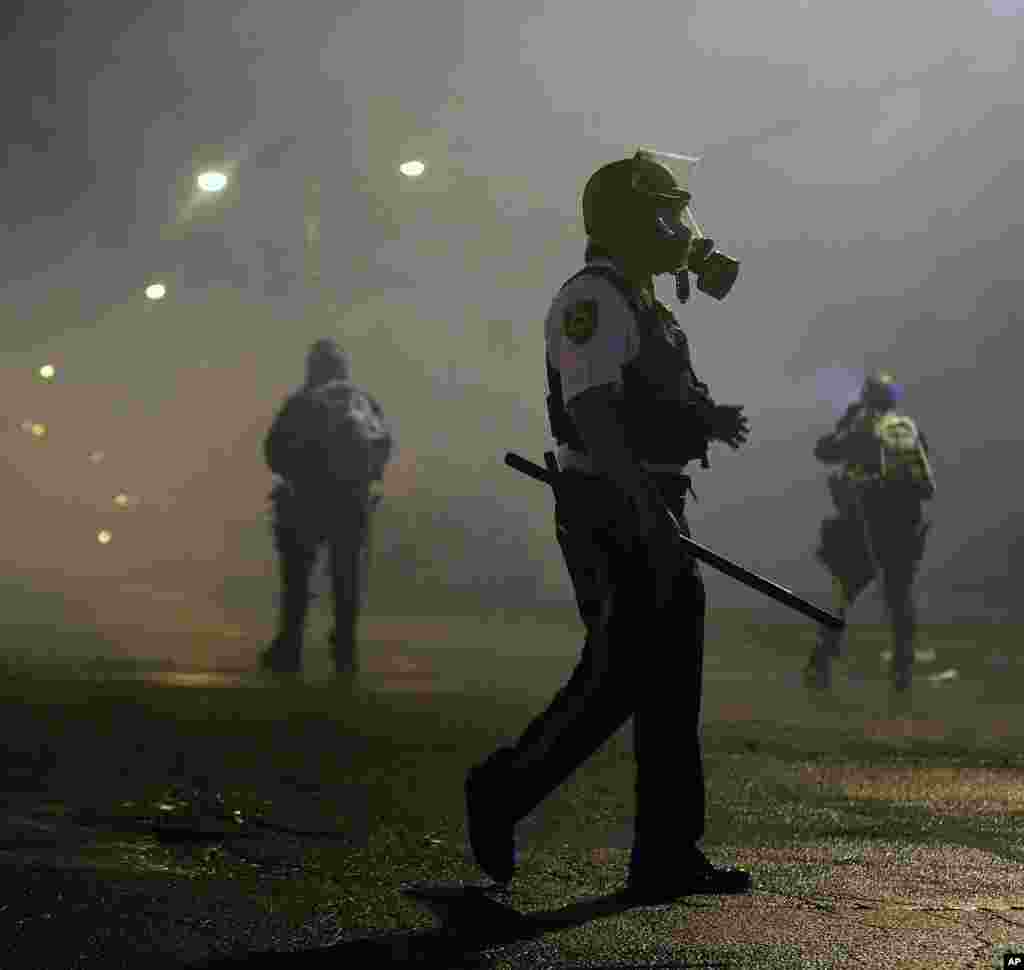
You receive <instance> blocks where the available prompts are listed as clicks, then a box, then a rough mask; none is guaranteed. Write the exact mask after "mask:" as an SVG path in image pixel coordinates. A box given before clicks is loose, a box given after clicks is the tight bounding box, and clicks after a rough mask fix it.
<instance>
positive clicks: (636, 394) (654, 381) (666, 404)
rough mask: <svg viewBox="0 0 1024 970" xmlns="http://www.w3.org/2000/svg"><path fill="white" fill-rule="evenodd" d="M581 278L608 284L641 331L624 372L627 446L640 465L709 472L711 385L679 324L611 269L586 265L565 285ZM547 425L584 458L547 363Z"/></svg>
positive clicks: (558, 381) (623, 411)
mask: <svg viewBox="0 0 1024 970" xmlns="http://www.w3.org/2000/svg"><path fill="white" fill-rule="evenodd" d="M581 276H601V277H603V278H604V279H606V280H608V282H609V283H611V284H612V285H613V286H614V287H615V289H616V290H618V291H619V293H621V294H622V297H623V299H625V300H626V302H627V303H628V304H629V307H630V309H631V310H632V311H633V314H634V316H635V317H636V321H637V327H638V330H639V332H640V353H639V354H638V355H637V356H636V358H635V359H634V360H631V361H630V362H629V363H628V364H627V365H626V366H625V367H624V368H623V370H622V386H623V395H622V402H621V405H620V408H621V411H620V416H621V419H622V422H623V426H624V427H625V429H626V443H627V444H628V445H629V447H630V448H631V450H632V451H633V456H634V458H635V459H636V460H637V461H648V462H658V463H664V464H679V465H685V464H686V463H687V462H688V461H693V460H695V459H698V458H699V459H700V460H701V464H702V465H703V466H704V467H705V468H706V467H707V449H708V442H709V440H710V432H711V429H710V422H709V416H710V409H711V408H712V407H713V406H714V402H713V401H712V400H711V396H710V394H709V393H708V386H707V385H706V384H704V383H702V382H701V381H699V380H698V379H697V375H696V374H694V372H693V366H692V364H691V362H690V345H689V342H688V341H687V339H686V334H684V333H683V331H682V328H681V327H680V326H679V323H678V321H677V320H676V318H675V316H674V315H673V314H672V312H671V310H669V309H668V307H666V306H665V305H664V304H662V303H659V302H657V301H655V303H654V305H653V306H652V307H649V308H648V307H645V306H644V305H643V304H642V303H640V301H639V300H638V299H637V297H636V294H635V293H634V292H633V288H632V286H631V285H630V283H629V281H628V280H627V279H625V277H623V276H622V275H621V274H619V273H618V272H617V271H616V270H614V269H612V268H611V267H610V266H596V265H588V266H586V267H585V268H584V269H582V270H580V272H578V273H576V274H575V275H574V276H572V277H570V278H569V279H568V280H566V281H565V283H564V284H563V285H562V289H564V288H565V287H566V286H568V285H569V284H570V283H572V282H573V281H574V280H577V279H579V278H580V277H581ZM547 372H548V388H549V390H550V393H549V394H548V398H547V404H548V421H549V423H550V425H551V433H552V435H553V436H554V438H555V441H557V442H558V443H559V444H564V445H567V446H568V447H570V448H572V449H573V450H574V451H579V452H582V453H584V454H585V453H586V450H587V448H586V445H584V443H583V439H582V438H581V437H580V433H579V431H577V429H576V426H575V424H573V420H572V417H571V416H570V415H569V412H568V409H567V408H566V406H565V401H564V400H563V399H562V381H561V375H560V374H559V372H558V370H557V369H556V368H555V366H554V364H552V362H551V359H550V357H549V358H547Z"/></svg>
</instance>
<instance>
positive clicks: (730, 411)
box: [710, 404, 750, 450]
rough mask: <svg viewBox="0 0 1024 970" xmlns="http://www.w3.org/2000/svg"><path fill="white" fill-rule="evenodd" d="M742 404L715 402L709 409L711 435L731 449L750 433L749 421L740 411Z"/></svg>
mask: <svg viewBox="0 0 1024 970" xmlns="http://www.w3.org/2000/svg"><path fill="white" fill-rule="evenodd" d="M743 407H744V406H743V405H742V404H716V405H715V406H714V408H713V409H712V411H711V415H710V424H711V437H712V438H713V439H714V440H715V441H721V442H723V443H724V444H727V445H728V446H729V447H730V448H732V449H733V450H735V449H737V448H739V446H740V445H742V444H743V443H744V442H745V441H746V440H747V435H748V434H750V422H749V421H748V420H747V418H746V416H745V415H743V414H741V413H740V412H741V411H742V410H743Z"/></svg>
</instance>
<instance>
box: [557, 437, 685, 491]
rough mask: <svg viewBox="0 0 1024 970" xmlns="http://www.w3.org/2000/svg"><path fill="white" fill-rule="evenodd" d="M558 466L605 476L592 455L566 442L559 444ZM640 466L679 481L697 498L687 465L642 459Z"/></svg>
mask: <svg viewBox="0 0 1024 970" xmlns="http://www.w3.org/2000/svg"><path fill="white" fill-rule="evenodd" d="M558 467H559V468H560V469H561V470H562V471H573V472H579V473H581V474H583V475H589V476H591V477H592V478H602V477H603V476H602V475H601V473H600V472H599V471H598V470H597V469H596V468H595V467H594V461H593V459H592V458H591V457H590V455H588V454H586V453H585V452H582V451H576V450H575V449H574V448H570V447H569V446H568V445H564V444H563V445H559V446H558ZM640 467H641V468H642V469H643V470H644V471H645V472H647V473H648V474H649V475H651V476H653V477H654V478H657V479H666V480H669V481H672V482H678V483H679V484H680V485H682V487H683V491H684V492H689V493H690V494H691V495H692V496H693V497H694V498H695V499H696V498H697V493H696V492H694V490H693V479H692V478H690V476H689V475H687V474H686V466H685V465H679V464H676V463H661V462H653V461H641V462H640Z"/></svg>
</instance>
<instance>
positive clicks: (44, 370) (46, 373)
mask: <svg viewBox="0 0 1024 970" xmlns="http://www.w3.org/2000/svg"><path fill="white" fill-rule="evenodd" d="M39 376H40V377H41V378H42V379H43V380H44V381H52V380H53V379H54V378H55V377H56V376H57V368H56V367H54V366H53V364H43V366H42V367H40V368H39Z"/></svg>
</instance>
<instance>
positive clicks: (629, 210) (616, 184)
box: [582, 149, 739, 302]
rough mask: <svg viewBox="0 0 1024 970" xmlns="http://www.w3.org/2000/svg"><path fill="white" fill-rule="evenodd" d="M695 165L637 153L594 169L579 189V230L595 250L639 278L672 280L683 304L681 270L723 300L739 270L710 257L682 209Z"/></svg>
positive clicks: (709, 245) (707, 242)
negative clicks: (665, 275)
mask: <svg viewBox="0 0 1024 970" xmlns="http://www.w3.org/2000/svg"><path fill="white" fill-rule="evenodd" d="M698 161H699V159H698V158H695V157H693V156H689V155H675V154H671V153H669V152H655V151H653V150H650V149H640V150H638V151H637V152H636V154H635V155H634V156H633V157H632V158H624V159H620V160H619V161H615V162H610V163H609V164H607V165H604V166H602V167H601V168H599V169H598V170H597V171H596V172H594V174H593V175H591V177H590V178H589V179H588V180H587V184H586V186H585V187H584V189H583V200H582V209H583V225H584V228H585V229H586V232H587V235H588V236H589V237H590V239H591V240H592V241H593V242H596V243H597V244H598V245H599V246H601V247H602V248H603V249H605V250H607V251H608V252H610V253H612V254H613V255H615V256H616V257H618V258H619V259H620V260H622V261H623V262H626V263H629V264H632V265H634V266H636V267H637V268H638V269H640V270H641V271H643V272H645V273H651V274H652V275H657V274H659V273H673V274H674V275H675V277H676V293H677V295H678V297H679V299H680V300H681V301H683V302H685V301H686V299H687V298H688V297H689V278H688V276H687V271H689V272H692V273H694V274H696V276H697V287H698V289H700V290H702V291H703V292H705V293H709V294H710V295H711V296H714V297H715V298H716V299H719V300H721V299H724V297H725V295H726V294H727V293H728V292H729V290H730V289H731V288H732V285H733V283H734V282H735V281H736V276H737V275H738V273H739V263H738V262H737V261H736V260H733V259H730V258H729V257H728V256H724V255H723V254H722V253H719V252H717V251H715V248H714V245H715V244H714V240H711V239H708V238H706V237H705V236H704V233H703V232H702V231H701V229H700V226H699V225H697V222H696V220H695V219H694V217H693V211H692V209H691V206H690V202H691V199H692V195H691V194H690V191H689V188H688V184H689V173H690V169H691V168H692V167H693V166H694V165H696V164H697V162H698Z"/></svg>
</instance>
